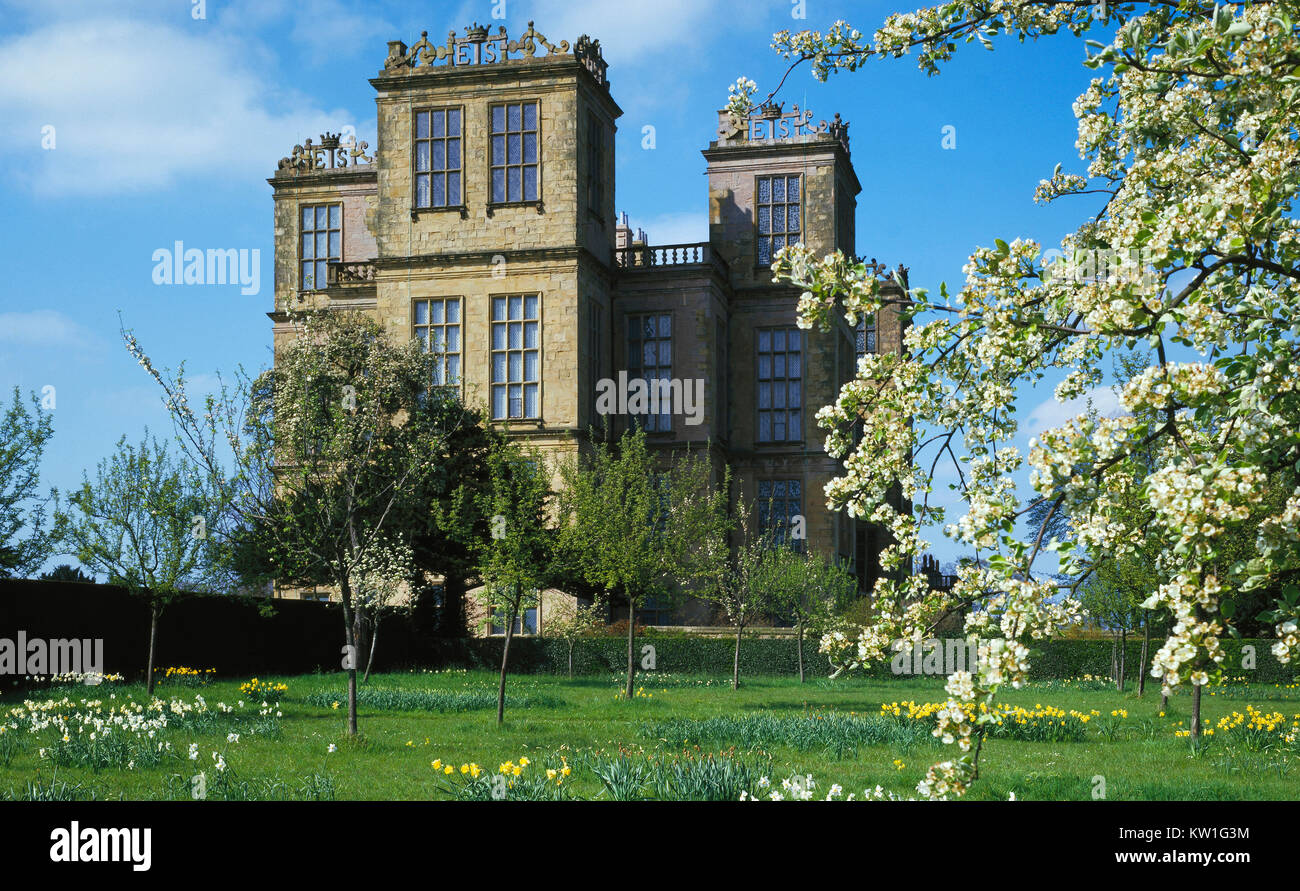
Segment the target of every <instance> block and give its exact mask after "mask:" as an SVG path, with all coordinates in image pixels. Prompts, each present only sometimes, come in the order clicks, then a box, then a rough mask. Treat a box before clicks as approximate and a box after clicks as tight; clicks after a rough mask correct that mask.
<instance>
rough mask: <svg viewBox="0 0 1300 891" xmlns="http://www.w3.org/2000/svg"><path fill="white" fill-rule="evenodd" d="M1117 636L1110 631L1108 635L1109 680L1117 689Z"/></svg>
mask: <svg viewBox="0 0 1300 891" xmlns="http://www.w3.org/2000/svg"><path fill="white" fill-rule="evenodd" d="M1118 639H1119V636H1118V635H1117V634H1116V633H1115V632H1114V631H1112V632H1111V633H1110V679H1111V682H1112V683H1114V684H1115V685H1116V686H1117V687H1118V686H1119V650H1118V649H1117V642H1118Z"/></svg>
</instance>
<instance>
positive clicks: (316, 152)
mask: <svg viewBox="0 0 1300 891" xmlns="http://www.w3.org/2000/svg"><path fill="white" fill-rule="evenodd" d="M369 147H370V143H368V142H355V141H354V142H341V141H340V139H339V134H338V133H329V132H326V133H322V134H321V137H320V144H319V145H312V142H311V138H310V137H308V139H307V141H306V142H305V143H303V144H302V145H295V146H294V147H293V152H292V153H291V154H290V155H289V157H287V158H281V159H280V161H279V163H278V164H276V173H277V174H280V173H285V172H287V173H292V174H299V173H311V172H313V171H318V170H337V169H340V168H344V167H347V166H348V165H349V163H350V164H351V165H352V166H353V167H357V166H360V165H362V164H369V163H371V162H372V161H374V157H373V156H371V155H367V154H366V149H368V148H369Z"/></svg>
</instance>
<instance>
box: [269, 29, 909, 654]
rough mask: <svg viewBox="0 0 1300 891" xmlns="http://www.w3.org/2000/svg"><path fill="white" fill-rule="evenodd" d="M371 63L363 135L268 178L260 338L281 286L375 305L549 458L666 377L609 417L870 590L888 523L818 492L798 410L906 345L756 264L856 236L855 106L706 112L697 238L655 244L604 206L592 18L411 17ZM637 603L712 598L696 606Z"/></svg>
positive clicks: (311, 151) (609, 97)
mask: <svg viewBox="0 0 1300 891" xmlns="http://www.w3.org/2000/svg"><path fill="white" fill-rule="evenodd" d="M370 83H371V85H372V86H373V87H374V89H375V92H376V104H377V109H378V120H377V124H378V126H377V133H378V136H377V140H378V144H377V145H376V146H375V148H374V150H373V153H368V150H369V148H370V147H369V146H368V145H366V144H365V143H356V142H355V140H350V141H349V142H346V143H345V142H342V141H341V139H340V136H339V135H337V134H325V135H324V136H322V137H321V141H320V143H319V144H315V145H314V144H313V143H312V142H311V140H307V141H306V142H305V143H304V144H303V145H301V146H296V147H295V148H294V150H293V153H292V155H291V156H289V157H286V158H284V159H282V160H281V161H280V164H279V167H278V169H277V171H276V174H275V176H274V177H272V178H271V179H269V182H270V184H271V186H272V188H273V191H274V199H275V299H276V310H275V311H273V312H271V313H269V315H270V317H271V319H272V321H273V323H274V329H273V330H274V339H275V345H276V347H277V348H278V347H279V346H281V345H282V344H283V343H284V342H285V339H286V338H290V337H292V336H293V328H292V325H291V324H290V320H289V318H288V316H287V315H286V313H285V312H284V311H283V309H284V308H285V307H294V308H307V307H309V306H314V307H320V306H329V307H334V308H338V309H347V310H361V311H365V312H368V313H372V314H373V315H374V316H375V317H376V318H377V319H378V320H379V321H380V322H381V323H382V324H383V325H384V326H385V327H386V328H387V329H388V330H389V331H390V332H391V333H392V334H393V335H394V336H395V337H399V338H408V337H409V338H418V339H420V340H421V341H423V342H424V343H426V344H428V345H429V348H430V349H431V350H432V351H436V352H438V353H439V354H440V356H441V358H440V361H439V363H438V364H439V368H438V371H437V374H436V375H435V376H436V378H437V380H435V381H434V383H436V384H441V385H454V386H459V387H461V388H462V390H463V393H464V397H465V399H466V400H467V401H468V402H470V403H472V404H482V405H485V406H486V407H487V409H488V413H489V415H490V417H491V422H492V423H494V424H501V425H508V429H509V431H510V434H511V435H512V436H516V437H519V438H520V439H522V440H524V441H525V442H526V444H527V445H528V446H530V447H533V448H535V449H537V450H538V451H540V452H542V453H543V454H549V455H553V456H558V455H563V454H565V453H573V452H577V451H581V450H582V449H583V448H584V444H585V443H586V442H587V441H588V438H589V436H590V435H592V431H593V430H597V429H600V428H601V427H602V421H608V420H611V418H610V417H609V416H608V415H606V414H605V412H607V411H608V410H609V401H608V400H604V401H602V398H601V396H602V393H607V392H608V386H609V384H610V382H611V381H612V382H616V383H620V384H624V385H625V384H626V383H627V382H628V381H638V380H640V381H662V382H665V386H666V387H668V386H669V382H681V383H682V384H683V387H681V388H678V387H677V386H676V384H675V383H674V384H672V385H671V389H672V392H673V394H674V398H673V401H672V404H667V403H665V404H662V405H660V406H659V407H658V410H657V411H653V410H652V411H649V412H642V413H640V414H638V415H636V416H629V415H626V414H623V415H617V414H616V415H614V416H613V418H612V420H613V422H614V423H613V424H612V430H613V431H614V432H615V434H617V433H619V432H621V430H623V429H626V427H627V425H628V424H632V423H637V424H640V425H641V426H642V427H644V429H645V430H646V431H647V435H648V438H649V440H650V442H651V444H652V447H654V448H656V449H658V450H661V451H663V452H671V451H672V450H675V449H684V448H687V447H696V448H699V447H703V446H704V445H706V444H710V445H711V446H712V447H713V452H712V453H713V455H714V458H715V460H716V462H717V469H718V472H719V473H721V471H722V468H723V466H724V465H729V466H730V468H731V470H732V473H733V479H734V485H735V490H734V491H735V493H736V494H743V497H744V499H745V501H746V502H748V503H750V504H756V505H761V507H762V509H761V511H760V517H759V520H760V521H761V522H763V523H777V522H789V521H790V519H791V518H793V517H796V516H800V517H803V518H804V526H805V529H806V534H807V544H808V546H809V547H811V548H814V549H816V550H818V551H821V552H823V553H826V554H828V555H835V556H837V557H839V558H841V559H842V560H844V561H846V562H848V563H849V564H851V565H852V566H853V568H854V572H855V574H856V575H857V577H858V579H859V584H860V587H861V588H862V589H863V590H870V588H871V586H872V584H873V583H874V579H875V577H876V575H877V574H878V573H879V569H878V561H877V555H878V553H879V551H880V549H881V548H882V547H883V546H884V544H885V540H884V538H883V533H881V532H879V531H878V530H876V529H874V528H872V527H871V526H870V525H869V524H867V523H863V522H860V521H856V520H853V519H851V518H849V517H848V516H847V515H845V514H842V513H836V512H831V511H828V510H827V508H826V504H825V497H824V496H823V494H822V491H823V487H824V485H825V484H826V483H827V481H828V480H830V479H831V478H832V477H833V476H835V475H837V474H838V473H839V471H840V466H839V463H838V462H837V461H836V460H835V459H832V458H831V457H829V456H828V455H827V454H826V453H825V451H824V449H823V445H822V443H823V439H824V433H823V431H820V430H819V429H818V428H817V427H816V421H815V414H816V412H817V410H818V408H820V407H821V406H823V405H827V404H829V403H831V402H833V401H834V400H835V398H836V396H837V394H838V391H839V388H840V387H841V385H843V384H844V383H845V382H847V381H849V380H851V379H852V377H853V375H854V370H855V367H856V360H857V358H858V357H859V356H861V355H862V354H863V353H864V352H866V351H876V350H897V349H900V348H901V337H902V326H901V323H900V321H899V319H898V318H897V317H896V316H892V315H886V314H885V313H881V315H880V317H879V318H877V319H875V320H872V321H870V322H867V323H864V324H862V325H860V326H859V328H858V329H857V330H853V329H851V328H850V327H849V326H848V325H847V324H846V323H845V322H844V321H843V319H840V321H839V324H838V327H836V328H835V329H834V330H832V331H830V332H823V331H820V330H808V331H804V330H800V329H799V328H798V327H797V326H796V324H795V307H796V304H797V302H798V297H799V290H798V289H797V288H793V287H791V286H789V285H780V284H774V283H773V282H772V275H771V271H770V268H769V264H770V261H771V258H772V255H773V254H774V253H775V252H776V251H777V250H779V249H780V248H781V247H783V246H785V245H786V244H787V243H795V242H802V243H804V244H806V245H808V246H809V247H810V248H811V249H812V250H813V251H814V252H816V253H817V254H818V255H821V254H826V253H830V252H833V251H835V250H837V249H838V250H841V251H843V252H844V253H845V254H849V255H855V254H856V237H855V218H856V215H857V214H856V212H857V196H858V194H859V193H860V191H861V186H860V184H859V182H858V177H857V174H856V173H855V172H854V169H853V163H852V161H851V158H850V153H849V138H848V124H847V123H842V122H841V121H840V120H839V116H838V115H836V116H835V118H834V120H832V121H830V122H827V121H822V122H820V123H813V121H812V115H811V113H810V112H807V111H804V112H801V111H800V110H799V109H798V108H797V107H795V108H794V109H793V111H789V112H787V111H785V110H784V109H783V108H781V107H780V106H776V105H769V106H765V107H763V108H762V109H760V110H758V111H756V112H755V114H754V115H753V116H752V117H750V118H749V119H736V118H734V117H733V116H732V115H731V114H730V113H728V112H726V111H722V112H719V116H718V120H719V127H718V132H717V133H716V134H713V138H712V139H711V140H709V141H707V147H705V148H704V149H703V159H704V164H705V172H706V174H707V189H708V193H707V196H705V195H700V196H699V200H705V199H706V198H707V201H708V208H709V226H708V238H707V240H706V241H701V242H698V243H693V244H654V243H653V242H652V241H650V240H649V238H648V237H647V236H646V234H645V233H644V232H639V231H638V232H633V231H632V230H631V229H630V227H629V225H628V218H627V216H626V214H622V215H620V214H618V213H616V206H617V204H616V191H615V185H616V184H615V134H616V132H617V128H618V121H619V118H620V117H621V115H622V110H621V109H620V108H619V106H618V103H617V102H616V101H615V99H614V95H613V93H612V92H611V89H610V83H609V80H608V78H607V66H606V63H605V60H604V58H603V56H602V53H601V49H600V44H599V42H598V41H595V40H592V39H590V38H588V37H586V36H583V37H580V38H578V39H577V41H575V42H574V43H573V44H572V45H570V44H569V43H568V42H567V41H562V42H560V43H558V44H553V43H551V42H550V41H548V40H547V39H546V38H545V37H543V36H542V35H540V34H538V33H537V32H536V31H535V30H534V29H533V27H532V24H531V23H530V24H529V27H528V30H527V31H526V32H524V33H523V34H522V35H520V37H519V38H518V39H511V38H510V37H508V36H507V34H506V30H505V28H504V27H502V28H500V30H499V31H491V30H489V29H488V28H486V27H483V26H477V25H476V26H474V27H472V28H468V29H466V30H465V33H464V34H459V35H458V34H457V33H456V32H452V33H450V34H449V35H448V37H447V39H446V42H445V44H442V45H435V44H433V43H431V42H430V40H429V39H428V36H427V34H425V35H422V37H421V39H420V40H419V41H418V42H416V43H415V44H414V45H412V46H409V47H408V46H407V45H406V44H405V43H403V42H402V41H391V42H390V43H389V45H388V55H387V58H386V59H385V62H384V66H383V68H382V70H380V71H379V72H378V73H377V74H376V75H375V76H374V77H372V78H371V79H370ZM665 185H666V186H667V185H669V184H665ZM877 271H878V273H879V274H881V275H882V276H883V275H884V269H883V267H879V266H878V267H877ZM904 274H905V271H904ZM889 287H896V285H892V284H891V285H889ZM602 382H604V385H602ZM693 383H698V386H697V387H694V388H693V387H692V386H691V385H692V384H693ZM684 402H685V403H687V404H685V405H683V403H684ZM565 597H566V595H562V594H561V593H560V592H548V593H547V596H546V597H544V598H543V600H542V606H541V615H536V614H533V615H530V616H527V617H525V618H524V619H523V621H522V628H521V630H522V631H524V632H530V631H532V632H536V631H539V630H544V628H545V623H546V614H547V611H548V610H550V609H563V608H565V606H564V601H565ZM639 618H640V620H641V621H644V622H645V623H646V624H649V625H669V624H691V625H695V624H709V622H710V619H711V616H710V615H708V612H707V609H706V608H705V607H704V605H703V604H699V603H688V604H686V605H685V606H681V607H678V608H677V609H675V610H666V609H665V610H658V609H655V608H654V607H653V606H652V607H651V608H650V609H648V610H646V611H645V614H644V615H642V616H641V617H639Z"/></svg>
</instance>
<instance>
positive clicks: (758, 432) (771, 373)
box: [754, 325, 808, 446]
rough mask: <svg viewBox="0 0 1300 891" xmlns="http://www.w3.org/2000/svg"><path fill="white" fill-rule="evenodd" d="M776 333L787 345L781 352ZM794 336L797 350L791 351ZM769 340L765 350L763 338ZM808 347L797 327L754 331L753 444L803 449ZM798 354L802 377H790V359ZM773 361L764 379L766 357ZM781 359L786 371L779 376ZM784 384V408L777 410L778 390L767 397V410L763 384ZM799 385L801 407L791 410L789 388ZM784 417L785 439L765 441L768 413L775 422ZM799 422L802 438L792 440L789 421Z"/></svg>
mask: <svg viewBox="0 0 1300 891" xmlns="http://www.w3.org/2000/svg"><path fill="white" fill-rule="evenodd" d="M777 332H780V333H781V334H782V337H783V338H784V340H785V345H784V346H783V347H782V348H781V349H780V350H777V349H775V341H774V339H773V335H774V334H775V333H777ZM792 334H793V335H794V337H795V338H796V340H795V342H796V343H797V344H798V348H797V349H794V350H791V349H790V340H789V338H790V336H791V335H792ZM764 335H766V336H767V338H768V348H767V349H766V350H764V349H763V337H764ZM806 346H807V344H805V343H804V337H803V331H802V330H801V329H799V328H798V327H797V326H795V325H772V326H765V327H759V328H755V329H754V442H755V443H756V444H757V445H763V446H784V445H800V444H802V443H803V442H804V441H805V436H806V430H805V429H804V386H803V383H804V359H805V357H806V356H807V353H808V351H807V349H806ZM792 353H793V354H796V355H798V357H799V374H798V376H797V377H791V376H790V355H791V354H792ZM765 355H766V356H768V357H770V366H769V369H768V372H767V376H766V377H764V375H763V357H764V356H765ZM778 356H780V357H781V358H782V360H783V361H784V371H783V372H782V373H781V374H780V375H779V376H778V375H777V373H776V360H777V357H778ZM764 382H767V383H769V384H774V385H775V384H778V383H779V384H781V385H782V386H783V387H784V391H783V392H784V396H785V399H784V403H785V404H784V405H783V406H782V407H780V408H777V406H776V404H775V403H776V390H775V387H773V389H772V390H771V395H770V396H769V397H768V401H769V404H768V406H767V407H766V408H764V407H763V405H762V397H761V396H760V395H759V390H760V388H761V387H762V385H763V383H764ZM792 382H797V383H798V394H799V405H798V406H796V407H794V408H792V407H791V406H790V384H791V383H792ZM778 412H779V413H782V414H784V415H785V436H783V437H782V438H780V439H777V438H776V437H775V436H774V435H772V434H770V433H769V436H768V438H764V437H763V416H764V414H765V413H767V414H768V415H770V416H771V417H773V418H775V415H776V413H778ZM791 417H796V418H798V419H799V435H798V436H797V437H791V436H790V418H791Z"/></svg>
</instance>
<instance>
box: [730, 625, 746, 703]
mask: <svg viewBox="0 0 1300 891" xmlns="http://www.w3.org/2000/svg"><path fill="white" fill-rule="evenodd" d="M744 633H745V625H744V623H743V622H741V623H739V624H737V625H736V651H735V653H733V654H732V657H731V689H733V690H739V689H740V636H741V635H742V634H744Z"/></svg>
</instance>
